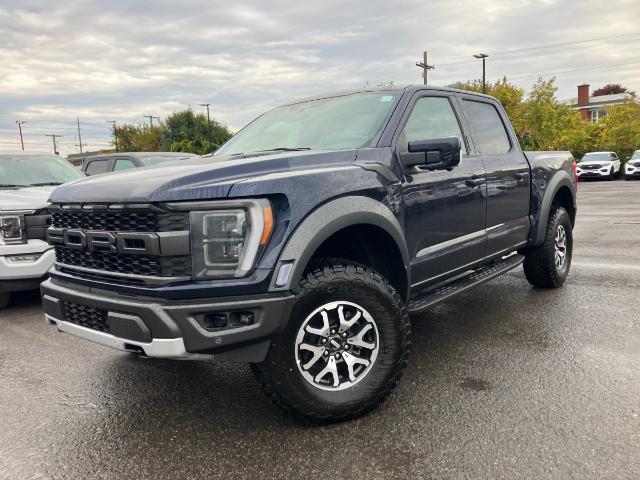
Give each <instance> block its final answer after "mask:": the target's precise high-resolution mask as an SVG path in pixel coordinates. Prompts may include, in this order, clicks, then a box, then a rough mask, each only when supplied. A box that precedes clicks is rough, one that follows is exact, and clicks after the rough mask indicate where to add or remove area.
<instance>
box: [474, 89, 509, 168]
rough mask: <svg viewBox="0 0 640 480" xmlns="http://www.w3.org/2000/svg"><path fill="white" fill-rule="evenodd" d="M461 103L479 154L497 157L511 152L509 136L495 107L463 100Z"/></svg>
mask: <svg viewBox="0 0 640 480" xmlns="http://www.w3.org/2000/svg"><path fill="white" fill-rule="evenodd" d="M463 103H464V108H465V112H467V116H468V117H469V122H470V123H471V131H472V133H473V140H474V142H475V144H476V148H477V149H478V152H479V153H480V154H482V155H497V154H501V153H507V152H508V151H509V150H511V142H510V141H509V135H507V131H506V130H505V128H504V123H502V119H501V118H500V114H499V113H498V110H496V107H495V106H493V105H491V104H490V103H484V102H476V101H473V100H463Z"/></svg>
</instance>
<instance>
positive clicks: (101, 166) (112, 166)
mask: <svg viewBox="0 0 640 480" xmlns="http://www.w3.org/2000/svg"><path fill="white" fill-rule="evenodd" d="M190 158H199V155H195V154H193V153H184V152H124V153H109V154H104V155H93V156H91V157H89V158H87V159H86V160H85V161H84V163H83V165H82V171H83V172H84V173H85V175H97V174H99V173H108V172H118V171H120V170H128V169H130V168H138V167H149V166H152V165H158V164H160V163H164V162H173V161H176V160H188V159H190Z"/></svg>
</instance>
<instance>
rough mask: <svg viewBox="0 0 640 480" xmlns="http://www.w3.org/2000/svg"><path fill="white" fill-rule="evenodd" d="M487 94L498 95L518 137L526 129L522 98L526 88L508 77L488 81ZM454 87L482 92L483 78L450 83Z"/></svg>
mask: <svg viewBox="0 0 640 480" xmlns="http://www.w3.org/2000/svg"><path fill="white" fill-rule="evenodd" d="M486 85H487V95H491V96H492V97H496V98H497V99H498V100H500V103H501V104H502V106H503V107H504V109H505V110H506V112H507V115H509V119H510V120H511V123H512V125H513V128H514V130H515V131H516V134H517V135H518V137H520V132H523V131H524V130H525V128H524V127H525V125H524V117H523V114H524V111H523V103H522V100H523V98H524V89H522V88H520V87H516V86H515V85H513V84H511V83H509V82H508V81H507V78H506V77H503V78H502V80H498V81H497V82H495V83H491V82H487V84H486ZM450 87H452V88H458V89H460V90H467V91H470V92H477V93H482V79H477V80H471V81H467V82H456V83H454V84H453V85H450Z"/></svg>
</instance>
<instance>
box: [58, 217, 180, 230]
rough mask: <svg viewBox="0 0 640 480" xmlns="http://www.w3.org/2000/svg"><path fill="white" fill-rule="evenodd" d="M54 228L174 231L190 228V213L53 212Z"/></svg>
mask: <svg viewBox="0 0 640 480" xmlns="http://www.w3.org/2000/svg"><path fill="white" fill-rule="evenodd" d="M51 224H52V226H53V227H55V228H81V229H83V230H103V231H110V232H177V231H183V230H189V213H188V212H180V213H165V212H118V213H111V212H108V213H107V212H56V213H54V214H53V215H52V219H51Z"/></svg>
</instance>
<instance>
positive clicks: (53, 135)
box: [45, 133, 63, 155]
mask: <svg viewBox="0 0 640 480" xmlns="http://www.w3.org/2000/svg"><path fill="white" fill-rule="evenodd" d="M45 137H51V138H52V139H53V153H55V154H56V155H60V152H58V144H57V143H56V138H62V137H63V136H62V135H56V134H55V133H54V134H52V135H45Z"/></svg>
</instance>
